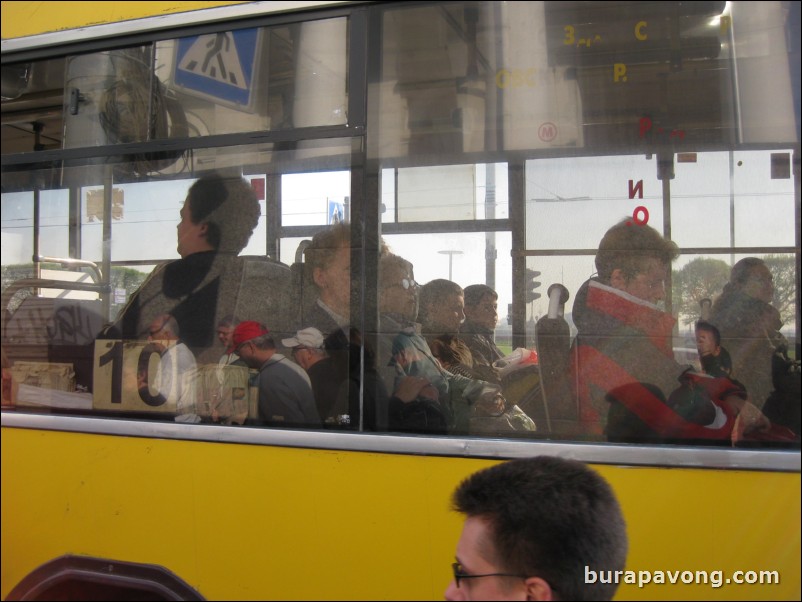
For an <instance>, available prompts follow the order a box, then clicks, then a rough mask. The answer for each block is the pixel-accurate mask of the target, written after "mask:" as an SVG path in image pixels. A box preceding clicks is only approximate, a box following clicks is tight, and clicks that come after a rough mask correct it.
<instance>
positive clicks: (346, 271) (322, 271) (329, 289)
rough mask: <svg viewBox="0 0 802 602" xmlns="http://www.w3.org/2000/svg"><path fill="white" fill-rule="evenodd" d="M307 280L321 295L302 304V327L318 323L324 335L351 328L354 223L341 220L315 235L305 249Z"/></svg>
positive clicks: (313, 325) (316, 325) (300, 323)
mask: <svg viewBox="0 0 802 602" xmlns="http://www.w3.org/2000/svg"><path fill="white" fill-rule="evenodd" d="M304 269H305V274H306V281H307V283H312V284H314V287H315V289H316V290H317V298H316V299H314V301H313V302H312V304H311V305H307V304H306V302H305V301H306V300H304V303H303V304H302V312H303V315H302V316H301V318H300V322H299V328H308V327H310V326H311V327H314V328H317V329H318V330H320V332H322V333H323V335H324V336H325V335H328V334H330V333H331V332H332V331H334V330H335V329H337V328H342V329H347V328H348V326H349V325H350V313H351V227H350V225H349V224H347V223H345V222H340V223H337V224H334V225H333V226H330V227H329V228H326V229H325V230H321V231H320V232H318V233H317V234H315V236H313V237H312V243H311V244H310V245H309V246H307V247H306V250H305V251H304Z"/></svg>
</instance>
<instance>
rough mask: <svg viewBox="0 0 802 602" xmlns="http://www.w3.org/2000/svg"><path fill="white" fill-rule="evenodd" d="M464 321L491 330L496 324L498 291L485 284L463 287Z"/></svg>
mask: <svg viewBox="0 0 802 602" xmlns="http://www.w3.org/2000/svg"><path fill="white" fill-rule="evenodd" d="M464 293H465V309H464V311H465V322H466V323H468V324H471V325H473V326H478V327H479V328H480V329H483V330H487V331H490V332H493V331H494V330H495V329H496V324H498V293H496V291H494V290H493V289H492V288H490V287H489V286H487V285H486V284H472V285H470V286H466V287H465V291H464Z"/></svg>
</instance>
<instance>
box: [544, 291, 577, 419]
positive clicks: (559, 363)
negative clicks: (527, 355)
mask: <svg viewBox="0 0 802 602" xmlns="http://www.w3.org/2000/svg"><path fill="white" fill-rule="evenodd" d="M548 296H549V311H548V314H547V315H546V316H543V317H542V318H540V319H539V320H538V321H537V324H536V325H535V337H536V342H537V352H538V357H539V362H540V375H541V388H542V395H543V404H544V407H545V409H546V412H547V427H548V430H549V431H550V432H551V433H555V434H558V433H563V432H571V430H572V429H573V425H574V424H575V421H576V419H577V414H576V403H575V401H574V399H575V396H574V395H573V394H572V388H571V377H570V366H571V361H570V348H571V332H570V328H569V327H568V322H566V321H565V318H564V317H563V316H564V312H565V303H566V302H567V301H568V299H569V293H568V289H567V288H565V287H564V286H563V285H562V284H558V283H556V284H552V285H551V286H550V287H549V290H548Z"/></svg>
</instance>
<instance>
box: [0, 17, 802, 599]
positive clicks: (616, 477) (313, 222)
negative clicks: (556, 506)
mask: <svg viewBox="0 0 802 602" xmlns="http://www.w3.org/2000/svg"><path fill="white" fill-rule="evenodd" d="M118 5H120V6H118ZM96 6H97V5H96V4H94V3H93V4H91V5H90V3H82V2H77V3H75V2H74V3H69V4H67V3H57V2H54V3H49V2H45V3H35V4H34V3H18V2H3V3H2V10H3V19H2V22H3V25H2V27H3V41H2V68H3V102H2V114H3V123H2V144H3V149H2V164H3V185H2V229H3V231H2V250H3V259H2V269H3V282H2V287H3V290H2V302H3V325H2V346H3V411H2V458H0V461H1V462H2V584H1V585H2V589H1V590H0V595H2V597H3V599H22V598H24V599H53V598H61V599H73V598H76V599H79V598H80V599H88V598H95V599H131V597H132V596H134V597H147V598H148V599H372V600H377V599H405V600H412V599H432V598H439V597H440V596H441V595H442V593H443V591H444V590H445V588H446V586H447V585H448V582H449V580H450V579H451V576H450V570H449V569H450V567H449V564H450V563H451V562H452V559H453V554H454V547H455V545H456V542H457V540H458V538H459V532H460V528H461V521H462V519H461V517H460V516H459V515H458V514H456V513H454V512H453V511H451V509H450V505H449V504H450V499H449V498H450V495H451V492H452V491H453V490H454V488H455V487H456V485H457V484H458V483H459V482H460V481H461V480H462V479H463V478H465V477H466V476H467V475H469V474H471V473H472V472H474V471H475V470H477V469H479V468H482V467H484V466H488V465H490V464H492V463H495V462H499V461H503V460H506V459H510V458H517V457H528V456H533V455H541V454H544V455H556V456H563V457H570V458H575V459H579V460H582V461H584V462H587V463H589V464H591V465H592V466H593V467H594V468H596V469H597V470H598V471H599V472H600V473H601V474H602V475H603V476H604V477H605V478H606V479H607V480H609V482H610V483H611V484H612V486H613V488H614V490H615V492H616V494H617V495H618V497H619V499H620V501H621V504H622V507H623V511H624V516H625V518H626V521H627V527H628V534H629V540H630V551H629V555H628V559H627V567H626V568H627V573H626V574H622V575H620V576H618V577H616V578H618V579H619V580H620V582H621V585H620V587H619V590H618V594H617V599H727V600H729V599H772V600H774V599H799V597H800V593H801V592H800V588H801V587H802V586H801V581H800V569H799V567H800V564H801V551H800V547H801V543H800V540H801V538H800V515H802V507H801V503H800V489H801V487H800V485H801V483H800V452H799V434H798V433H797V434H796V437H788V436H781V437H777V438H774V439H771V438H764V439H762V440H758V439H752V440H748V441H738V442H736V443H735V444H730V443H729V442H726V443H727V444H725V445H721V444H714V445H711V444H710V442H707V441H697V442H688V443H684V444H681V445H680V444H676V443H657V442H655V443H648V442H646V443H635V442H633V443H612V442H609V441H607V440H606V439H605V437H604V436H603V435H598V436H589V435H587V434H585V433H579V432H575V431H574V432H572V431H570V430H563V429H561V427H560V426H559V425H560V415H559V412H558V411H557V406H556V404H555V396H554V394H553V390H552V389H551V388H550V380H549V378H550V376H549V374H548V373H547V366H548V365H549V364H548V362H549V361H550V354H551V352H550V350H549V344H548V337H547V336H545V335H544V333H543V331H539V330H538V326H537V324H538V323H539V322H540V323H542V324H546V323H547V320H550V319H554V318H555V315H556V317H557V318H559V322H560V324H565V331H566V332H567V333H569V336H570V335H572V334H574V332H575V329H574V328H573V322H572V320H571V311H570V310H571V307H572V303H573V300H574V297H575V296H576V292H577V290H578V289H579V287H580V286H581V284H582V282H583V281H585V280H586V279H587V278H588V277H590V276H591V275H592V273H593V271H594V266H593V258H594V255H595V252H596V249H597V247H598V243H599V240H600V239H601V237H602V235H603V234H604V232H605V231H606V230H607V229H608V228H609V227H610V226H612V225H614V224H615V223H617V222H619V221H620V220H621V219H622V218H627V219H629V221H630V225H631V227H633V228H637V227H641V226H644V225H646V224H648V225H649V226H653V227H654V228H656V229H657V230H658V231H660V232H661V233H662V234H663V235H664V236H666V237H668V238H670V239H672V240H674V241H675V242H676V243H677V244H678V246H679V248H680V252H681V255H680V258H679V259H678V260H677V262H675V265H674V266H673V272H672V274H671V277H670V278H669V280H668V283H667V289H668V290H667V298H666V301H665V309H666V310H667V311H669V312H671V313H673V314H674V315H675V316H676V317H677V320H678V326H677V327H676V328H675V331H674V340H673V345H674V354H675V357H676V358H677V359H678V361H680V363H683V364H684V363H685V362H686V361H687V362H690V363H693V362H695V361H698V357H697V356H696V354H695V351H696V350H695V343H694V340H693V333H692V329H693V324H694V323H695V321H696V320H697V319H698V318H699V317H700V315H702V316H703V310H702V309H700V301H702V300H703V298H707V297H712V296H713V295H714V294H717V293H719V292H721V289H722V287H723V286H724V285H725V284H726V281H727V278H728V277H729V270H730V268H731V267H732V266H733V265H734V264H735V263H736V262H737V261H738V260H739V259H741V258H743V257H748V256H758V257H761V258H763V259H764V261H765V262H766V264H767V265H769V266H770V267H771V269H772V273H773V276H774V283H775V284H774V286H775V296H774V305H775V306H776V307H777V309H778V311H779V312H780V315H781V316H782V319H783V322H784V326H783V328H782V330H781V332H782V335H783V336H784V337H785V338H786V339H787V341H788V342H789V356H790V360H789V361H793V360H794V359H796V360H797V364H796V366H797V370H798V358H799V355H800V354H799V340H800V338H799V325H800V319H799V305H800V304H799V290H800V286H799V284H800V281H799V274H800V269H799V265H800V264H799V262H800V181H799V173H800V171H799V150H800V149H799V140H800V133H799V132H800V129H799V128H800V98H799V89H800V75H799V74H800V68H799V56H800V36H799V3H795V2H761V3H757V2H727V3H725V2H698V3H681V2H658V3H651V2H623V3H622V2H593V3H585V2H559V3H557V2H529V3H496V2H239V3H232V2H174V3H169V4H168V5H165V3H159V2H139V3H125V4H123V3H117V4H116V5H115V6H117V8H115V9H113V10H112V9H109V10H110V11H112V12H110V13H109V14H108V15H107V16H105V17H103V16H101V17H98V15H97V8H96ZM67 7H68V8H69V13H68V14H67V15H64V14H62V13H60V12H59V11H62V10H64V9H65V8H67ZM232 169H234V170H236V171H237V173H238V174H241V175H242V176H243V177H244V178H245V179H246V180H248V181H249V182H250V183H251V185H252V187H253V189H254V191H255V192H256V193H257V196H258V197H259V202H260V209H261V215H260V218H259V224H258V226H257V227H256V229H255V230H254V232H253V234H252V236H251V239H250V241H249V242H248V245H247V246H246V248H245V249H244V250H243V251H242V256H243V260H244V261H246V262H247V266H248V269H250V270H253V271H252V272H249V273H250V274H251V276H250V278H251V280H249V281H248V282H249V283H251V282H253V283H256V279H257V278H261V277H262V276H263V275H264V277H266V278H272V279H273V280H270V282H272V283H274V284H273V285H272V286H273V289H271V290H277V291H278V295H277V300H276V301H275V305H272V303H273V301H272V300H267V299H265V304H266V305H269V306H270V310H271V311H272V312H274V313H272V314H270V316H271V319H272V320H274V321H273V322H272V323H268V326H269V327H270V329H271V330H272V331H275V333H276V334H277V335H284V336H290V335H292V334H293V333H294V325H296V324H297V317H298V315H299V312H302V311H303V310H304V308H307V307H308V305H309V301H310V297H309V295H310V291H311V290H312V289H310V288H308V286H309V284H308V283H307V284H304V285H303V286H306V287H307V288H305V289H304V288H303V286H302V285H300V284H299V282H298V280H297V278H296V275H297V274H298V272H299V270H302V269H303V265H302V264H303V261H304V254H303V249H304V247H305V245H306V244H308V242H307V241H309V240H310V239H311V238H312V237H313V236H314V235H315V233H317V232H319V231H321V230H322V229H324V228H326V227H328V226H330V225H332V224H334V223H337V222H340V221H347V222H349V223H350V224H351V226H352V227H351V236H352V247H351V248H352V251H351V277H352V281H353V286H352V291H353V292H352V297H351V311H350V314H351V324H352V326H355V327H357V328H358V330H359V331H361V332H362V333H365V340H366V343H365V345H366V348H368V347H369V346H370V343H372V342H375V341H376V340H377V338H378V336H379V335H380V334H381V333H380V332H379V331H380V320H379V316H378V301H377V299H378V296H379V295H378V292H377V291H378V287H379V277H378V273H377V271H378V264H379V257H380V254H381V253H382V252H383V251H382V249H383V247H384V246H385V245H387V246H389V247H390V249H392V251H393V252H395V253H397V254H398V255H400V256H402V257H404V258H406V259H408V260H410V261H411V262H412V263H413V264H414V267H415V279H416V280H418V281H419V282H421V283H425V282H428V281H430V280H434V279H437V278H448V279H449V280H453V281H455V282H457V283H459V284H460V285H461V286H462V287H463V288H464V287H465V286H468V285H471V284H475V283H482V284H488V285H490V286H491V287H492V288H493V289H494V290H496V291H497V292H498V306H499V314H500V316H501V319H500V320H499V324H498V326H497V329H496V332H495V337H496V341H497V343H498V344H499V345H500V346H501V347H502V348H503V349H505V350H507V351H510V352H512V350H514V349H516V348H526V349H537V352H538V355H539V364H537V365H536V367H534V368H532V367H520V368H519V370H517V371H516V374H517V377H516V378H514V379H512V380H509V381H507V382H508V383H509V385H508V386H509V388H507V387H506V386H505V394H507V395H508V397H511V398H512V397H514V398H515V401H516V402H517V404H518V405H519V406H520V408H522V409H523V410H524V411H525V412H526V413H527V414H529V415H530V416H531V417H532V418H533V419H534V421H535V422H536V424H537V429H536V430H535V431H534V432H529V433H525V434H524V435H521V434H520V433H504V432H498V433H495V434H491V435H481V434H475V433H474V434H471V433H458V432H454V433H452V434H449V435H425V434H404V433H399V432H394V431H393V430H392V429H390V428H369V427H368V425H367V423H366V418H365V416H364V415H363V413H362V412H359V414H358V415H351V416H350V419H349V420H350V424H348V427H347V428H322V429H321V428H315V429H295V428H294V429H289V428H287V429H280V428H265V427H264V426H258V425H256V424H251V423H250V421H246V424H240V425H226V424H222V423H220V422H216V421H215V419H214V418H213V416H212V415H211V414H210V413H208V412H206V413H204V412H203V411H201V410H199V413H200V414H202V415H203V416H202V418H203V419H202V420H201V422H200V423H198V424H187V423H180V422H176V421H175V420H174V416H175V413H176V408H175V407H174V406H171V405H170V403H169V402H168V403H166V404H159V403H156V402H154V401H153V399H152V398H151V397H149V395H148V394H147V393H145V394H143V393H142V392H141V391H142V389H137V386H136V382H135V379H134V378H133V376H134V372H136V370H137V368H138V367H139V368H142V367H143V366H145V368H146V373H147V371H148V370H151V369H153V363H152V362H153V361H154V354H153V352H152V350H151V348H150V347H149V346H148V344H147V342H146V341H137V340H127V339H126V340H122V339H119V340H118V339H114V338H111V339H110V338H103V337H98V335H99V334H100V333H101V331H102V330H103V329H104V327H105V325H106V324H108V323H109V322H112V321H113V320H115V318H117V316H118V315H120V313H121V312H125V311H126V308H127V305H128V303H129V302H130V300H131V298H132V296H133V295H134V293H135V292H136V291H137V289H138V288H139V287H140V286H141V285H142V283H143V282H147V277H148V275H149V274H151V273H152V272H153V270H154V269H155V268H157V266H160V265H161V264H163V263H164V262H168V261H173V260H176V259H178V257H179V255H178V252H177V251H176V238H175V236H176V235H175V232H176V225H177V224H178V223H179V221H180V219H181V218H180V215H179V211H180V210H181V206H182V203H183V202H184V198H185V196H186V194H187V190H188V188H189V187H190V185H191V184H192V183H193V182H194V181H196V180H197V178H199V177H201V176H203V175H204V174H206V173H208V172H210V171H212V170H229V171H230V170H232ZM355 226H358V227H355ZM699 266H703V267H699ZM697 268H698V269H697ZM254 274H256V275H257V276H254ZM711 274H712V275H711ZM541 282H542V283H543V284H544V286H543V288H542V289H540V288H538V287H539V286H540V283H541ZM553 283H558V284H561V285H564V286H565V288H566V289H567V290H568V292H569V300H568V301H567V302H566V300H565V299H562V300H561V303H560V301H559V300H558V298H557V297H554V296H553V295H552V294H551V291H548V292H547V290H546V289H549V288H552V287H549V286H548V285H551V284H553ZM299 286H301V288H302V289H303V290H302V291H301V292H299V290H298V289H299ZM276 287H278V288H276ZM282 287H283V288H282ZM304 295H306V296H304ZM271 299H272V297H271ZM312 299H313V297H312ZM555 300H556V301H555ZM556 305H559V306H560V307H559V308H558V312H557V314H555V313H554V310H555V306H556ZM563 306H564V307H563ZM273 316H275V317H273ZM538 333H540V337H538ZM277 338H281V336H277ZM208 350H209V351H214V353H216V354H222V353H223V348H222V347H221V346H219V343H218V342H217V341H213V342H210V344H209V349H208ZM288 355H289V354H288ZM360 358H361V359H360V360H358V361H357V366H356V368H357V371H358V372H359V373H360V374H362V373H363V371H364V368H365V366H364V362H367V360H366V359H365V354H362V355H361V356H360ZM202 368H204V369H206V368H205V367H202ZM214 369H215V366H210V368H209V369H208V371H207V372H208V374H213V375H216V374H219V373H218V372H214ZM558 376H559V375H558ZM736 376H737V375H736ZM797 379H798V372H797ZM204 382H205V381H204ZM367 382H368V381H367V380H364V381H358V382H357V383H356V384H354V383H353V382H352V383H351V385H350V387H357V388H360V396H359V398H360V399H367V393H368V392H367V391H363V390H361V388H362V387H366V386H367V385H366V384H364V383H367ZM360 383H361V384H360ZM245 389H246V392H245V393H244V395H245V397H246V399H249V400H250V404H251V406H250V407H249V409H248V416H249V417H250V418H255V417H256V412H255V410H254V409H253V404H254V403H255V401H254V396H255V395H256V392H255V390H254V389H253V388H249V387H248V386H247V385H245ZM199 390H201V391H203V392H202V393H199V398H198V403H199V406H198V407H200V405H201V402H204V403H205V402H206V401H208V399H206V398H204V397H203V395H205V389H202V388H200V389H199ZM798 403H799V402H798V398H797V406H798ZM783 432H787V431H783ZM578 578H588V575H587V574H586V575H583V576H578Z"/></svg>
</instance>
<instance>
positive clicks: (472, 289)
mask: <svg viewBox="0 0 802 602" xmlns="http://www.w3.org/2000/svg"><path fill="white" fill-rule="evenodd" d="M462 292H463V294H464V295H465V305H470V306H474V305H479V303H481V302H482V298H483V297H484V296H485V295H490V296H491V297H493V300H494V301H495V300H498V293H497V292H496V291H494V290H493V289H492V288H491V287H489V286H487V285H486V284H471V285H470V286H466V287H465V289H464V290H463V291H462Z"/></svg>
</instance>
